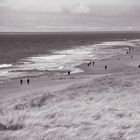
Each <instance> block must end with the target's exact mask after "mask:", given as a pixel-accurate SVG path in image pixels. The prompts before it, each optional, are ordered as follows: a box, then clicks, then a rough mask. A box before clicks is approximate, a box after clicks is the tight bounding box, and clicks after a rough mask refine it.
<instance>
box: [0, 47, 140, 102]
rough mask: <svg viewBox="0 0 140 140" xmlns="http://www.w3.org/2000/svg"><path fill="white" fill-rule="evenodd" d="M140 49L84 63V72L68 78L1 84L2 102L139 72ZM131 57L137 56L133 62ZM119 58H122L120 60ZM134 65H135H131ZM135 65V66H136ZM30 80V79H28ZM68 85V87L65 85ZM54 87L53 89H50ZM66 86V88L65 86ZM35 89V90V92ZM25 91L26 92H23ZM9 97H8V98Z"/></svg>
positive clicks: (31, 78) (59, 77)
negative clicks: (92, 80)
mask: <svg viewBox="0 0 140 140" xmlns="http://www.w3.org/2000/svg"><path fill="white" fill-rule="evenodd" d="M139 51H140V48H139V47H136V48H134V50H132V51H131V52H130V53H129V54H120V55H115V56H112V57H109V58H106V59H102V60H99V61H95V65H94V66H93V65H91V66H89V67H88V66H87V63H83V64H82V65H80V66H78V68H80V69H82V70H84V72H80V73H74V74H71V75H70V76H68V75H67V74H63V73H62V74H60V75H59V74H58V75H49V76H48V75H42V76H36V77H30V85H27V83H26V79H27V77H26V78H23V81H24V84H23V85H20V79H21V78H18V79H15V80H13V81H11V82H8V83H1V84H0V90H1V94H0V97H1V100H2V98H3V99H4V100H5V99H8V98H17V97H20V96H24V95H25V94H26V95H28V94H32V93H33V92H36V91H38V92H40V91H45V90H48V91H50V92H53V91H56V90H57V89H56V90H52V89H53V88H55V87H57V86H58V87H59V86H61V87H63V88H60V89H64V88H66V87H67V86H70V85H72V84H73V82H75V81H79V82H80V80H79V79H80V78H81V79H84V78H86V77H89V78H90V77H94V76H97V75H106V74H113V73H121V72H131V71H138V61H137V60H138V58H140V56H139ZM137 53H138V54H137ZM131 55H135V57H133V59H132V60H131ZM118 58H120V59H119V60H118ZM131 63H133V65H132V64H131ZM134 64H135V65H134ZM105 65H107V66H108V68H107V70H105V68H104V66H105ZM28 78H29V77H28ZM65 84H66V85H65ZM50 85H52V86H51V87H52V88H51V87H49V86H50ZM64 85H65V86H64ZM34 89H35V90H34ZM23 91H24V92H23ZM6 96H7V97H6Z"/></svg>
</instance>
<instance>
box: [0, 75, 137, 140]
mask: <svg viewBox="0 0 140 140" xmlns="http://www.w3.org/2000/svg"><path fill="white" fill-rule="evenodd" d="M139 79H140V75H139V73H129V74H127V73H126V74H114V75H106V76H99V77H96V78H93V80H91V81H89V82H87V83H78V84H74V85H72V86H70V87H68V88H66V89H65V90H62V91H59V92H54V93H47V92H46V93H42V94H39V95H36V96H33V95H30V96H27V97H22V98H20V99H18V100H17V102H15V101H13V102H12V103H9V104H8V103H7V104H5V105H3V106H2V107H1V108H0V140H6V139H7V140H25V139H26V140H51V139H53V140H73V139H76V140H91V139H95V140H129V139H131V140H133V139H134V140H139V137H140V133H139V132H140V125H139V124H140V121H139V120H140V119H139V118H140V113H139V112H140V111H139V108H140V94H139V93H140V80H139Z"/></svg>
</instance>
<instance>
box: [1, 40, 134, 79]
mask: <svg viewBox="0 0 140 140" xmlns="http://www.w3.org/2000/svg"><path fill="white" fill-rule="evenodd" d="M114 45H116V46H117V45H119V46H122V45H125V46H126V45H127V46H132V45H133V43H132V42H128V41H110V42H103V43H100V44H93V45H88V46H76V47H73V48H71V49H67V50H61V51H53V52H52V54H50V55H38V56H34V57H30V58H25V59H22V60H20V61H19V63H18V64H16V65H14V66H12V65H8V64H4V65H1V68H5V67H7V71H3V72H2V71H1V70H2V69H1V70H0V73H1V74H0V76H5V77H6V76H7V77H12V78H13V77H20V76H27V75H28V76H30V75H32V74H33V75H37V74H40V73H41V72H44V71H47V70H50V71H52V70H60V71H67V70H70V71H71V72H72V73H77V72H81V71H82V70H81V69H79V68H77V66H78V65H80V64H82V63H85V62H89V61H91V60H95V59H96V60H100V59H104V58H108V57H111V56H113V55H118V54H123V53H126V50H125V49H124V48H121V47H119V48H118V49H113V48H112V46H114ZM105 48H107V49H105ZM35 70H37V71H35Z"/></svg>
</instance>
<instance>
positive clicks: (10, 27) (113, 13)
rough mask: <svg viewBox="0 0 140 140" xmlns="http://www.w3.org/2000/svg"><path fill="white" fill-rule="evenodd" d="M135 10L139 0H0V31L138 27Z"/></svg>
mask: <svg viewBox="0 0 140 140" xmlns="http://www.w3.org/2000/svg"><path fill="white" fill-rule="evenodd" d="M51 13H53V14H51ZM139 13H140V0H0V32H5V31H8V32H10V31H12V32H13V31H26V32H27V31H43V32H44V31H45V32H47V31H99V30H100V31H103V30H117V31H118V30H131V31H133V30H136V31H137V30H139V31H140V25H139V23H140V14H139Z"/></svg>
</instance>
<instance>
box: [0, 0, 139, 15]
mask: <svg viewBox="0 0 140 140" xmlns="http://www.w3.org/2000/svg"><path fill="white" fill-rule="evenodd" d="M0 5H2V6H5V7H9V8H13V9H20V10H28V11H46V12H63V9H66V8H67V9H70V10H73V11H74V12H82V11H83V13H88V12H90V11H91V10H92V8H91V5H93V6H95V5H123V6H127V5H140V2H139V0H0ZM89 7H90V8H89ZM73 11H71V12H73Z"/></svg>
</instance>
